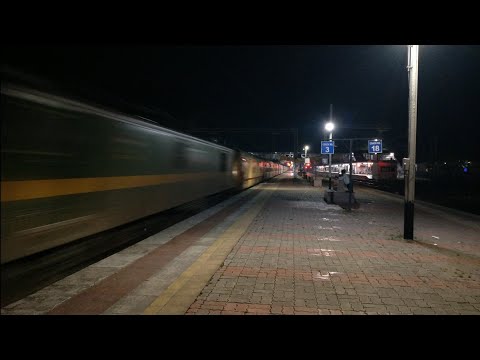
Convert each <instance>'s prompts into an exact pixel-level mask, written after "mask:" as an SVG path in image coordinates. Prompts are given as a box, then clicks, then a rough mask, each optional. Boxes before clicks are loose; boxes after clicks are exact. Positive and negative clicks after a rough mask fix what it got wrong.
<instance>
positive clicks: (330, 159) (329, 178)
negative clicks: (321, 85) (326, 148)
mask: <svg viewBox="0 0 480 360" xmlns="http://www.w3.org/2000/svg"><path fill="white" fill-rule="evenodd" d="M332 109H333V105H332V104H330V123H332V124H333V119H332V113H333V110H332ZM332 132H333V129H332V130H330V137H329V138H328V140H330V141H332ZM328 189H329V190H331V189H332V154H328Z"/></svg>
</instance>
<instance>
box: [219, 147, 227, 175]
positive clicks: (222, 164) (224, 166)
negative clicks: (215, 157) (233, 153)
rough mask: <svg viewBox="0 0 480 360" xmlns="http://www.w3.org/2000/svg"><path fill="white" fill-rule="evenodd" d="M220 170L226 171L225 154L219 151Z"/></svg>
mask: <svg viewBox="0 0 480 360" xmlns="http://www.w3.org/2000/svg"><path fill="white" fill-rule="evenodd" d="M220 171H222V172H223V171H227V154H225V153H223V152H222V153H220Z"/></svg>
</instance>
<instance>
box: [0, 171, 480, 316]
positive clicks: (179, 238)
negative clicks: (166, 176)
mask: <svg viewBox="0 0 480 360" xmlns="http://www.w3.org/2000/svg"><path fill="white" fill-rule="evenodd" d="M323 193H324V189H322V188H321V187H313V186H311V185H310V184H309V183H308V182H307V181H305V180H303V179H300V178H294V176H293V174H292V173H291V172H289V173H284V174H282V175H280V176H277V177H276V178H273V179H271V180H269V181H268V182H265V183H262V184H259V185H257V186H255V187H252V188H250V189H248V190H246V191H243V192H242V193H240V194H237V195H235V196H233V197H232V198H230V199H228V200H226V201H224V202H222V203H220V204H217V205H216V206H214V207H211V208H209V209H208V210H206V211H203V212H201V213H199V214H197V215H195V216H193V217H191V218H188V219H186V220H184V221H182V222H180V223H177V224H175V225H173V226H171V227H169V228H167V229H165V230H164V231H161V232H160V233H157V234H155V235H153V236H150V237H148V238H147V239H145V240H143V241H141V242H138V243H137V244H135V245H133V246H131V247H128V248H127V249H124V250H122V251H120V252H118V253H116V254H114V255H111V256H110V257H108V258H105V259H103V260H101V261H99V262H97V263H95V264H93V265H91V266H89V267H86V268H84V269H82V270H80V271H78V272H76V273H74V274H72V275H70V276H68V277H66V278H64V279H62V280H60V281H57V282H55V283H54V284H51V285H49V286H47V287H45V288H43V289H41V290H39V291H37V292H35V293H33V294H30V295H28V296H27V297H25V298H23V299H21V300H18V301H16V302H14V303H11V304H9V305H7V306H5V307H4V308H2V309H1V314H2V315H22V314H31V315H73V314H79V315H81V314H85V315H86V314H88V315H96V314H98V315H100V314H103V315H123V314H129V315H165V314H176V315H184V314H185V315H207V314H208V315H244V314H245V315H267V314H274V315H350V314H351V315H377V314H378V315H388V314H391V315H397V314H398V315H402V314H413V315H439V314H442V315H480V235H479V234H480V221H479V220H480V217H478V216H476V215H471V214H468V213H463V212H458V211H454V210H450V209H447V208H442V207H439V206H434V205H430V204H427V203H423V202H416V203H415V222H414V235H415V239H414V240H413V241H407V240H404V239H403V209H404V208H403V205H404V202H403V198H402V197H400V196H398V195H393V194H389V193H384V192H381V191H378V190H374V189H366V188H361V187H356V188H355V195H356V199H357V201H358V202H359V203H360V205H361V206H360V207H359V208H358V209H354V210H352V211H346V210H344V209H342V208H341V207H340V206H338V205H335V204H327V203H326V202H325V201H324V199H323Z"/></svg>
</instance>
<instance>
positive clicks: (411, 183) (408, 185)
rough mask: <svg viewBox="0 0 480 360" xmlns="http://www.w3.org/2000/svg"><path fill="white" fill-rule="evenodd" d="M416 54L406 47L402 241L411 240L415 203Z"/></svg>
mask: <svg viewBox="0 0 480 360" xmlns="http://www.w3.org/2000/svg"><path fill="white" fill-rule="evenodd" d="M418 52H419V45H409V46H408V67H407V69H408V77H409V94H408V98H409V100H408V157H409V159H410V161H409V162H408V166H407V170H408V171H407V172H406V174H405V215H404V226H403V231H404V235H403V238H404V239H410V240H413V216H414V201H415V163H416V154H415V150H416V145H417V90H418Z"/></svg>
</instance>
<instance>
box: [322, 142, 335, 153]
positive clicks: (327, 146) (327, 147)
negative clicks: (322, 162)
mask: <svg viewBox="0 0 480 360" xmlns="http://www.w3.org/2000/svg"><path fill="white" fill-rule="evenodd" d="M334 147H335V141H322V154H335V148H334Z"/></svg>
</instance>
